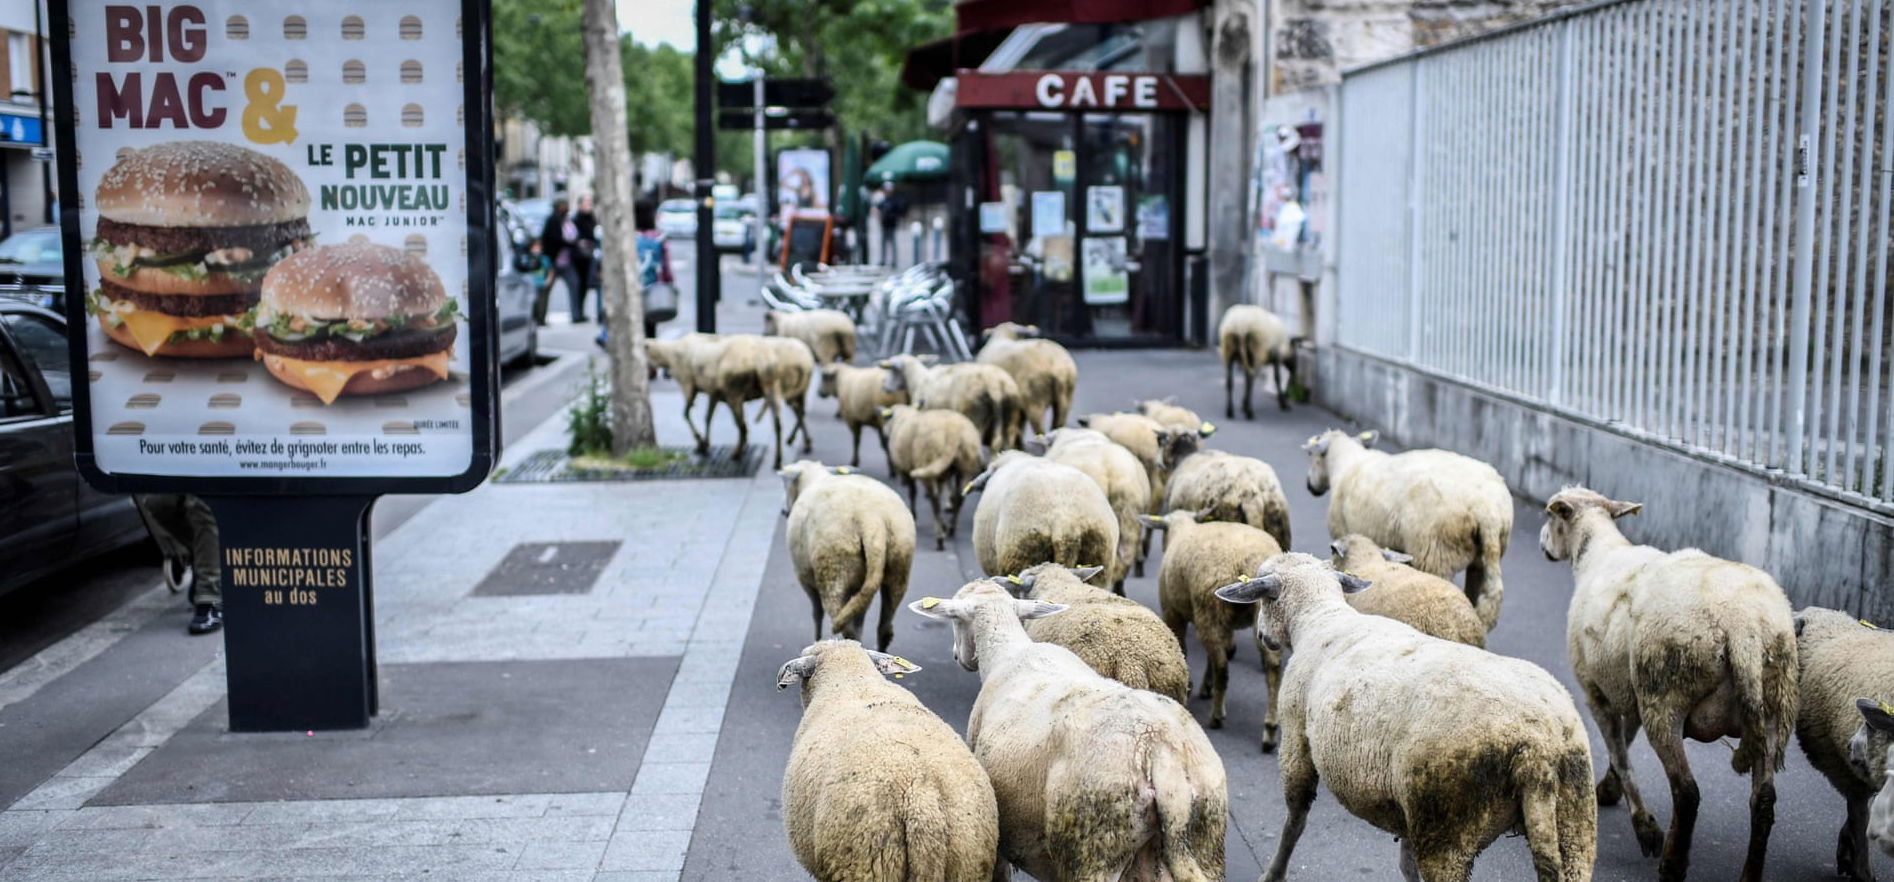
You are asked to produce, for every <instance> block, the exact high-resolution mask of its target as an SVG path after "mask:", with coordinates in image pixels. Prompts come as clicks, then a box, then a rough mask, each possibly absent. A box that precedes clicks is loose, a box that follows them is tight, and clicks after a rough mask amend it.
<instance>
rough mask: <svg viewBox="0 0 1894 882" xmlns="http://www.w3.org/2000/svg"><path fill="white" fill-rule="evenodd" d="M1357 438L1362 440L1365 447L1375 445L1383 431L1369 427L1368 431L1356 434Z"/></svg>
mask: <svg viewBox="0 0 1894 882" xmlns="http://www.w3.org/2000/svg"><path fill="white" fill-rule="evenodd" d="M1355 440H1356V441H1360V442H1361V446H1363V447H1373V446H1374V443H1375V442H1376V441H1379V440H1381V433H1380V432H1377V431H1375V430H1373V429H1369V430H1368V431H1366V432H1363V433H1361V434H1359V435H1356V436H1355Z"/></svg>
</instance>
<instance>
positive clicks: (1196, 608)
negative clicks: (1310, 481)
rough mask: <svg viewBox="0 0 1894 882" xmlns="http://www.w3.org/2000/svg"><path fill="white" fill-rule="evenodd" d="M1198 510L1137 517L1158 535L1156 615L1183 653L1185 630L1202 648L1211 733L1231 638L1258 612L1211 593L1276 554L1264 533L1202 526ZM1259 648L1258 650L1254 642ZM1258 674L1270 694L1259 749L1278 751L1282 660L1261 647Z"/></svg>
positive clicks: (1202, 689) (1217, 724)
mask: <svg viewBox="0 0 1894 882" xmlns="http://www.w3.org/2000/svg"><path fill="white" fill-rule="evenodd" d="M1199 514H1201V513H1200V512H1191V511H1185V510H1181V509H1179V510H1173V511H1170V512H1167V513H1165V514H1164V515H1162V516H1152V515H1140V516H1139V517H1138V519H1139V520H1140V521H1141V522H1143V524H1144V525H1145V526H1146V527H1149V528H1150V529H1152V530H1162V531H1164V534H1165V537H1164V562H1163V564H1162V565H1160V566H1159V567H1158V571H1157V596H1158V611H1159V612H1160V613H1162V614H1163V616H1164V624H1165V625H1168V626H1169V627H1170V629H1171V633H1172V634H1173V635H1174V636H1176V638H1177V648H1178V650H1179V651H1181V652H1183V653H1184V654H1185V655H1189V654H1190V651H1189V650H1188V649H1186V648H1185V644H1184V636H1185V631H1186V629H1187V627H1188V626H1195V627H1196V629H1197V640H1198V642H1200V643H1202V644H1203V648H1204V673H1203V680H1202V681H1201V684H1200V685H1199V689H1198V693H1197V694H1198V697H1199V698H1208V699H1210V728H1212V729H1221V728H1223V716H1224V714H1223V710H1224V705H1223V700H1224V695H1225V693H1226V692H1227V691H1228V690H1229V687H1230V657H1231V656H1234V655H1235V654H1236V637H1235V632H1237V631H1240V630H1242V629H1244V628H1249V627H1253V626H1255V624H1256V607H1253V606H1249V605H1246V604H1239V603H1227V602H1225V601H1222V600H1218V599H1217V595H1216V590H1217V589H1218V588H1220V587H1222V586H1224V585H1227V584H1229V583H1230V579H1231V577H1232V576H1234V575H1241V574H1244V573H1252V572H1255V571H1256V568H1257V567H1258V566H1261V565H1262V563H1263V561H1266V560H1268V559H1270V558H1272V557H1275V556H1276V555H1278V554H1281V553H1282V546H1280V545H1278V544H1276V540H1275V539H1274V538H1272V537H1271V536H1270V535H1269V534H1268V533H1265V532H1263V531H1262V530H1259V529H1257V528H1255V527H1252V526H1250V525H1248V524H1235V523H1226V522H1218V521H1213V522H1207V523H1200V522H1199V520H1198V515H1199ZM1258 649H1264V647H1263V645H1262V644H1260V643H1259V644H1258ZM1263 671H1264V673H1265V674H1266V675H1268V689H1269V694H1270V695H1271V696H1272V698H1271V701H1270V703H1269V711H1268V712H1267V713H1266V714H1265V715H1264V717H1263V740H1262V745H1263V750H1264V751H1265V752H1268V751H1271V750H1274V749H1275V747H1276V702H1275V700H1274V698H1273V696H1274V695H1275V694H1276V688H1277V683H1278V680H1279V678H1280V674H1281V671H1282V659H1281V656H1280V654H1278V655H1276V656H1275V657H1274V659H1273V660H1272V659H1271V656H1270V652H1269V651H1268V650H1267V649H1264V662H1263Z"/></svg>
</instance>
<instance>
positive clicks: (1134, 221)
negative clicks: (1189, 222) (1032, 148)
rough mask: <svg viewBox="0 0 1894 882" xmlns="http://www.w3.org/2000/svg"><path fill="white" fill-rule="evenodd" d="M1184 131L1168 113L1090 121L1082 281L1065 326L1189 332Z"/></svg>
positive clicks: (1148, 334)
mask: <svg viewBox="0 0 1894 882" xmlns="http://www.w3.org/2000/svg"><path fill="white" fill-rule="evenodd" d="M1181 128H1182V127H1181V126H1180V125H1178V124H1177V118H1176V117H1174V116H1170V115H1165V114H1096V113H1095V114H1086V115H1084V116H1083V117H1082V118H1081V124H1080V137H1079V155H1080V174H1079V184H1080V186H1079V193H1078V197H1079V212H1078V218H1077V220H1078V223H1079V227H1078V232H1079V240H1078V271H1079V284H1078V286H1077V291H1076V293H1077V297H1075V298H1073V299H1072V300H1070V301H1068V303H1067V308H1066V309H1065V310H1064V311H1063V312H1064V314H1063V315H1062V316H1061V319H1062V321H1061V322H1060V326H1061V330H1062V331H1063V332H1064V333H1066V334H1071V335H1074V336H1082V337H1089V338H1092V339H1096V340H1099V341H1128V342H1129V341H1136V342H1169V341H1172V340H1175V339H1177V337H1178V336H1179V334H1180V332H1181V330H1182V318H1183V311H1182V301H1181V298H1180V297H1179V289H1180V288H1181V284H1180V275H1181V272H1180V271H1181V267H1180V263H1179V261H1178V260H1177V254H1178V248H1177V239H1178V234H1179V224H1178V220H1179V218H1178V211H1177V208H1178V205H1179V201H1180V200H1179V198H1178V197H1180V196H1181V195H1182V187H1181V184H1180V182H1181V177H1182V176H1181V174H1180V171H1181V169H1180V167H1179V166H1178V165H1177V162H1176V158H1177V157H1178V156H1179V155H1180V153H1181V149H1180V147H1181V145H1180V144H1178V143H1177V142H1178V140H1179V137H1180V132H1181Z"/></svg>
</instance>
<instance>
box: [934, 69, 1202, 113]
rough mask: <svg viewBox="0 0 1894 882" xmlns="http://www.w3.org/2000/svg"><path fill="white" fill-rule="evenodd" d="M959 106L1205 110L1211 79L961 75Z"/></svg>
mask: <svg viewBox="0 0 1894 882" xmlns="http://www.w3.org/2000/svg"><path fill="white" fill-rule="evenodd" d="M958 79H959V83H958V86H957V87H956V92H955V104H956V105H958V106H960V107H964V108H986V109H999V110H1120V111H1175V110H1193V111H1201V110H1208V109H1209V108H1210V78H1209V77H1206V76H1201V75H1194V74H1162V73H1135V72H1123V73H1120V72H1115V71H1113V72H1106V71H1057V70H1049V71H1012V72H1008V73H982V72H980V71H972V70H963V71H961V72H960V74H959V77H958Z"/></svg>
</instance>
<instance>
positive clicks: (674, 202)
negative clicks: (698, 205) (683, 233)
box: [658, 199, 694, 214]
mask: <svg viewBox="0 0 1894 882" xmlns="http://www.w3.org/2000/svg"><path fill="white" fill-rule="evenodd" d="M693 209H694V206H693V205H692V204H691V201H690V200H689V199H666V200H664V202H662V203H660V204H659V205H658V210H659V211H662V212H664V213H665V214H686V213H689V212H691V211H692V210H693Z"/></svg>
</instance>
